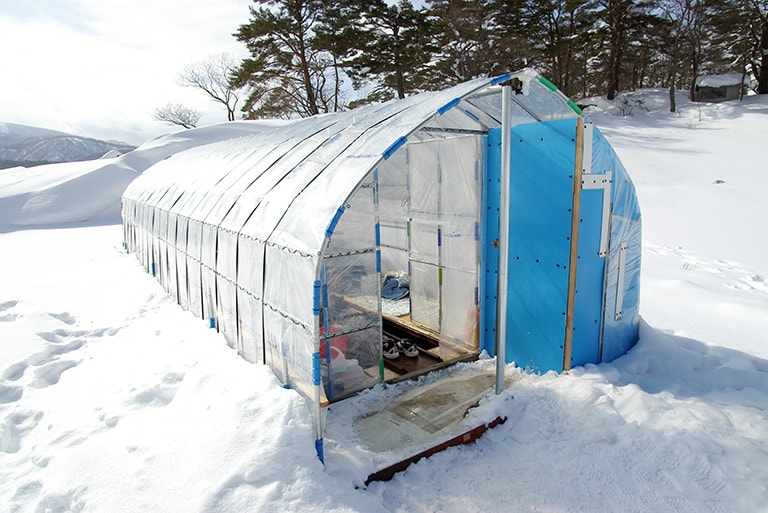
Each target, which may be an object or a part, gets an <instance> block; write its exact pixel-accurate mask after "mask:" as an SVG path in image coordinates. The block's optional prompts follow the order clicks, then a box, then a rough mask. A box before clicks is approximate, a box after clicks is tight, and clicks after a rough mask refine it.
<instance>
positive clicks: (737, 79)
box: [696, 73, 749, 87]
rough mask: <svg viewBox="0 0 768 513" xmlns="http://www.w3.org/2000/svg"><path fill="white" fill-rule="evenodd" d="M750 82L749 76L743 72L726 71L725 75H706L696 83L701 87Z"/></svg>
mask: <svg viewBox="0 0 768 513" xmlns="http://www.w3.org/2000/svg"><path fill="white" fill-rule="evenodd" d="M742 82H743V83H744V84H745V85H747V84H749V76H746V77H745V76H743V75H742V74H741V73H726V74H724V75H704V76H701V77H699V78H697V79H696V85H697V86H699V87H728V86H733V85H739V84H740V83H742Z"/></svg>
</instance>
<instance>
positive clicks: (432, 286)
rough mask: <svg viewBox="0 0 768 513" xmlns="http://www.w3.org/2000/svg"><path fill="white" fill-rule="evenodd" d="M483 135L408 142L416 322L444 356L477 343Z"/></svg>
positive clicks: (474, 347)
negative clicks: (431, 335)
mask: <svg viewBox="0 0 768 513" xmlns="http://www.w3.org/2000/svg"><path fill="white" fill-rule="evenodd" d="M481 162H482V160H481V140H480V138H479V137H478V136H476V135H471V136H470V135H465V136H457V137H452V138H447V139H439V140H431V141H425V142H419V143H414V144H410V145H408V169H409V175H408V185H409V188H410V203H409V209H408V215H409V219H408V223H407V234H408V266H409V272H410V278H411V321H413V322H414V323H417V324H419V325H421V326H422V327H424V328H427V329H429V330H430V331H433V332H435V333H436V334H438V335H439V337H438V338H439V340H440V351H441V356H442V357H443V359H446V358H451V357H454V356H457V355H460V354H464V353H466V352H472V351H477V348H478V336H477V330H478V316H477V314H478V262H479V248H478V243H479V238H478V226H479V222H478V219H479V203H480V202H479V197H480V170H481Z"/></svg>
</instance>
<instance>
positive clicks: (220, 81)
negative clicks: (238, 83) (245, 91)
mask: <svg viewBox="0 0 768 513" xmlns="http://www.w3.org/2000/svg"><path fill="white" fill-rule="evenodd" d="M236 69H237V64H236V63H235V60H234V59H233V58H232V56H230V55H227V54H224V53H222V54H219V55H211V56H209V57H207V58H206V59H204V60H202V61H199V62H196V63H194V64H190V65H189V66H187V67H186V68H184V70H183V71H182V72H181V74H180V75H179V83H180V84H181V85H183V86H185V87H197V88H198V89H200V90H202V91H204V92H205V93H206V94H207V95H208V96H210V98H211V99H212V100H214V101H216V102H218V103H221V104H222V105H224V107H225V108H226V109H227V121H234V120H235V112H236V109H237V102H238V101H239V97H238V94H237V90H236V89H235V87H234V82H233V79H234V74H235V71H236Z"/></svg>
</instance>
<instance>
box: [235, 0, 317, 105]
mask: <svg viewBox="0 0 768 513" xmlns="http://www.w3.org/2000/svg"><path fill="white" fill-rule="evenodd" d="M254 3H256V4H258V5H259V7H258V8H256V7H251V8H250V13H251V19H250V21H249V22H248V23H247V24H245V25H241V26H240V28H239V29H238V31H237V32H236V33H235V37H236V38H237V39H238V41H241V42H243V43H245V44H246V46H247V47H248V51H249V52H250V57H248V58H246V59H245V60H243V62H242V64H241V65H240V67H239V69H238V70H237V73H236V79H235V84H236V85H237V86H238V87H248V88H249V89H250V94H249V96H248V98H247V99H246V102H245V105H244V107H243V110H244V111H245V112H246V117H249V118H259V117H289V116H291V115H295V114H298V115H301V116H311V115H314V114H318V113H319V112H321V111H322V112H325V111H327V110H328V107H327V105H328V103H329V102H325V101H324V99H325V97H326V96H327V92H326V90H325V87H326V82H327V77H326V71H327V69H328V67H329V62H328V59H327V55H325V54H323V53H322V52H320V51H319V50H317V49H316V48H315V47H314V46H313V38H314V33H313V26H314V24H315V21H316V18H317V16H318V15H319V12H320V10H321V8H322V5H321V3H320V1H319V0H254Z"/></svg>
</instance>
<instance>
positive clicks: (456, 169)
mask: <svg viewBox="0 0 768 513" xmlns="http://www.w3.org/2000/svg"><path fill="white" fill-rule="evenodd" d="M437 154H438V160H439V162H440V168H441V176H440V212H441V213H445V214H449V215H453V216H466V217H471V218H474V217H477V212H478V197H479V183H480V182H479V179H480V162H481V159H480V139H479V138H478V137H477V136H463V137H453V138H450V139H445V140H442V141H440V142H439V143H437Z"/></svg>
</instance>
